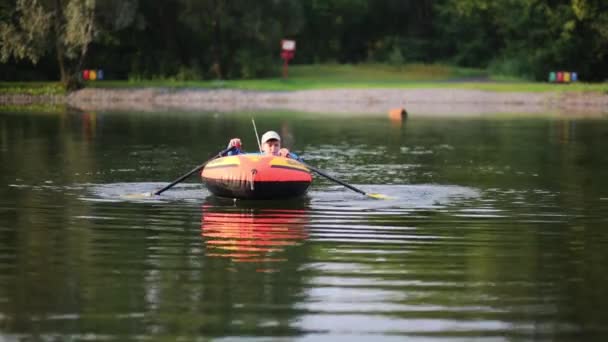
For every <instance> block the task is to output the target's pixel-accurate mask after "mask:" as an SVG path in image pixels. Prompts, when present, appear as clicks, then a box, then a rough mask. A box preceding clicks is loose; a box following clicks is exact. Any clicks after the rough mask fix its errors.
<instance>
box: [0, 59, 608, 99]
mask: <svg viewBox="0 0 608 342" xmlns="http://www.w3.org/2000/svg"><path fill="white" fill-rule="evenodd" d="M87 87H90V88H109V89H129V88H147V87H160V88H170V89H246V90H263V91H281V90H308V89H339V88H354V89H357V88H393V89H395V88H396V89H414V88H418V89H420V88H427V89H433V88H449V89H471V90H486V91H496V92H548V91H553V92H563V91H572V92H589V91H594V92H603V93H608V83H600V84H590V83H582V82H577V83H572V84H550V83H546V82H528V81H523V80H518V79H513V78H510V79H507V78H504V77H500V76H497V75H489V74H488V73H487V72H486V71H484V70H480V69H468V68H456V67H450V66H446V65H424V64H410V65H405V66H389V65H378V64H369V65H334V64H325V65H295V66H291V67H290V68H289V78H288V79H285V80H284V79H282V78H267V79H253V80H227V81H217V80H213V81H211V80H209V81H184V80H177V79H158V80H129V81H112V80H104V81H89V82H87ZM0 92H2V93H14V94H16V93H22V94H23V93H25V94H32V95H37V94H63V93H64V91H63V89H62V88H61V87H60V86H59V85H58V84H57V83H51V82H47V83H45V82H36V83H27V82H21V83H11V82H3V83H0Z"/></svg>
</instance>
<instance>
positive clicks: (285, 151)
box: [279, 148, 289, 158]
mask: <svg viewBox="0 0 608 342" xmlns="http://www.w3.org/2000/svg"><path fill="white" fill-rule="evenodd" d="M279 155H280V156H281V157H285V158H287V157H288V156H289V150H288V149H286V148H282V149H280V150H279Z"/></svg>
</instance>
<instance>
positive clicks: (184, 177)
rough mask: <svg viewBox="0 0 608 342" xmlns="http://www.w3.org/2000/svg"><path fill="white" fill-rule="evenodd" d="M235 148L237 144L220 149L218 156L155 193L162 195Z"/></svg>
mask: <svg viewBox="0 0 608 342" xmlns="http://www.w3.org/2000/svg"><path fill="white" fill-rule="evenodd" d="M234 149H235V146H231V147H229V148H227V149H225V150H223V151H220V152H219V153H218V154H217V155H216V156H214V157H213V158H211V159H209V160H207V161H206V162H204V163H202V164H201V165H199V166H197V167H195V168H194V169H192V171H190V172H188V173H186V174H185V175H183V176H181V177H179V178H178V179H176V180H174V181H173V182H171V184H169V185H167V186H165V187H164V188H162V189H160V190H156V192H155V193H154V195H156V196H158V195H160V194H161V193H163V192H165V191H166V190H169V189H170V188H172V187H173V186H174V185H175V184H177V183H179V182H181V181H183V180H184V179H186V178H188V177H190V176H192V174H194V173H195V172H198V171H200V170H202V169H203V168H204V167H205V165H207V164H208V163H209V162H210V161H212V160H213V159H215V158H219V157H223V156H224V155H225V154H226V153H228V152H230V151H232V150H234Z"/></svg>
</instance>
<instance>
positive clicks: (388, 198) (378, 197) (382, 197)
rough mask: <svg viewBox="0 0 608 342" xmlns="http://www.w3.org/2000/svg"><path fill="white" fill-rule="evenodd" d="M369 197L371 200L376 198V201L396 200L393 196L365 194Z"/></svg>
mask: <svg viewBox="0 0 608 342" xmlns="http://www.w3.org/2000/svg"><path fill="white" fill-rule="evenodd" d="M365 195H366V196H367V197H371V198H375V199H382V200H391V199H395V198H394V197H391V196H387V195H383V194H365Z"/></svg>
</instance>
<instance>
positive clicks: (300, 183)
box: [201, 154, 312, 199]
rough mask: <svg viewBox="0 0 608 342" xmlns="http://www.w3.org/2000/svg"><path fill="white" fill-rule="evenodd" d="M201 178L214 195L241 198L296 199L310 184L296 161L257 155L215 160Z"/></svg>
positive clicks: (308, 177)
mask: <svg viewBox="0 0 608 342" xmlns="http://www.w3.org/2000/svg"><path fill="white" fill-rule="evenodd" d="M201 177H202V179H203V182H204V183H205V184H206V185H207V188H208V189H209V191H211V193H213V194H214V195H216V196H220V197H229V198H240V199H284V198H292V197H298V196H302V195H304V194H305V193H306V191H307V190H308V187H309V186H310V183H311V182H312V176H311V175H310V170H309V169H308V168H307V167H306V166H304V165H303V164H302V163H300V162H298V161H297V160H294V159H289V158H284V157H275V156H266V155H259V154H239V155H236V156H228V157H222V158H218V159H215V160H213V161H211V162H209V163H208V164H207V165H206V166H205V168H204V169H203V171H202V172H201Z"/></svg>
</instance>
